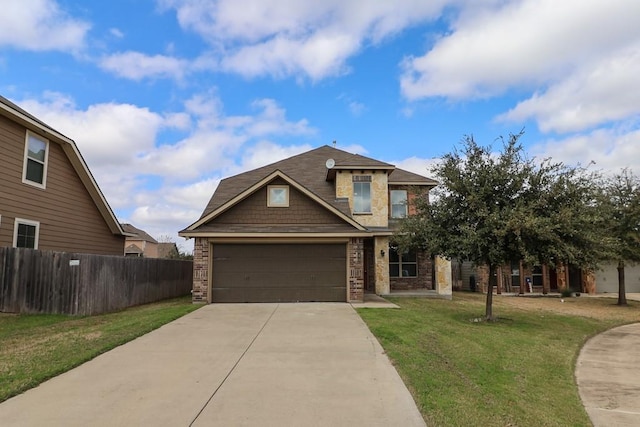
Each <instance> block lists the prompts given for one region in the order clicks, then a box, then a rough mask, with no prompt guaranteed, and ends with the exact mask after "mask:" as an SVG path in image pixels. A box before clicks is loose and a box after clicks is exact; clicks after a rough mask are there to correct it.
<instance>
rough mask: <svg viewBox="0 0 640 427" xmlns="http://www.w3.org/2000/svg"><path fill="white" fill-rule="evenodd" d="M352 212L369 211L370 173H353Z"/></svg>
mask: <svg viewBox="0 0 640 427" xmlns="http://www.w3.org/2000/svg"><path fill="white" fill-rule="evenodd" d="M353 213H371V175H353Z"/></svg>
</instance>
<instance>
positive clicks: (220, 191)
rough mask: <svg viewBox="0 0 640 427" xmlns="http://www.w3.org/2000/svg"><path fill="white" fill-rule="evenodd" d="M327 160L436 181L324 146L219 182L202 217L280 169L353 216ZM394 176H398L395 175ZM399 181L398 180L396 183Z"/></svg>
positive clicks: (410, 179)
mask: <svg viewBox="0 0 640 427" xmlns="http://www.w3.org/2000/svg"><path fill="white" fill-rule="evenodd" d="M328 159H333V160H335V168H340V167H356V168H360V167H362V168H367V167H369V168H376V169H387V170H389V171H393V173H392V174H391V177H394V176H398V177H399V178H402V180H405V179H406V181H407V182H415V183H416V184H418V183H422V184H423V185H429V184H431V183H433V185H435V181H433V180H431V179H429V178H425V177H421V176H420V175H417V174H413V173H411V172H408V171H403V170H401V169H396V168H395V166H393V165H391V164H389V163H385V162H381V161H379V160H375V159H371V158H369V157H364V156H361V155H359V154H351V153H348V152H346V151H343V150H339V149H337V148H333V147H330V146H328V145H324V146H322V147H319V148H316V149H314V150H311V151H307V152H305V153H302V154H298V155H297V156H293V157H289V158H287V159H284V160H280V161H279V162H275V163H272V164H269V165H266V166H263V167H260V168H258V169H253V170H250V171H248V172H244V173H241V174H239V175H235V176H232V177H229V178H225V179H223V180H222V181H220V184H219V185H218V188H217V189H216V191H215V192H214V194H213V196H212V197H211V200H209V203H208V204H207V207H206V208H205V209H204V212H203V213H202V216H201V218H203V217H205V216H207V215H208V214H209V213H211V212H212V211H214V210H216V209H217V208H219V207H220V206H222V205H223V204H225V203H226V202H228V201H229V200H231V199H232V198H234V197H235V196H237V195H239V194H240V193H242V192H243V191H244V190H246V189H247V188H249V187H250V186H251V185H253V184H255V183H256V182H258V181H260V180H261V179H263V178H265V177H267V176H268V175H269V174H271V173H273V172H274V171H276V170H280V171H281V172H282V173H284V174H285V175H287V176H289V177H290V178H291V179H293V180H295V181H296V182H298V183H299V184H301V185H303V186H304V187H305V188H307V189H308V190H309V191H311V192H312V193H314V194H315V195H316V196H318V197H320V198H322V199H323V200H325V201H326V202H327V203H329V204H331V205H332V206H334V207H335V208H336V209H338V210H340V211H341V212H343V213H345V214H347V215H350V212H349V205H348V201H347V200H346V199H336V196H335V188H334V186H333V183H331V182H328V181H327V180H326V176H327V167H326V161H327V160H328ZM394 174H395V175H394ZM396 181H398V182H399V180H396Z"/></svg>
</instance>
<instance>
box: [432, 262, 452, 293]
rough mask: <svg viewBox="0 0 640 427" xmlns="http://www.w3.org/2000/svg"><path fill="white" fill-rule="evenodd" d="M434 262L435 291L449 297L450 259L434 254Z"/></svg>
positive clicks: (450, 290)
mask: <svg viewBox="0 0 640 427" xmlns="http://www.w3.org/2000/svg"><path fill="white" fill-rule="evenodd" d="M435 264H436V265H435V268H436V292H437V294H438V295H443V296H445V297H448V298H451V295H452V293H453V292H452V287H451V261H450V260H448V259H446V258H443V257H440V256H436V257H435Z"/></svg>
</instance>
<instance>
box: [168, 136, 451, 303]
mask: <svg viewBox="0 0 640 427" xmlns="http://www.w3.org/2000/svg"><path fill="white" fill-rule="evenodd" d="M436 184H437V183H436V182H435V181H433V180H431V179H429V178H425V177H423V176H420V175H416V174H414V173H411V172H408V171H404V170H402V169H398V168H396V167H395V166H393V165H391V164H388V163H384V162H380V161H378V160H374V159H371V158H367V157H363V156H360V155H355V154H350V153H347V152H345V151H342V150H338V149H335V148H332V147H329V146H323V147H320V148H317V149H315V150H311V151H308V152H306V153H303V154H300V155H297V156H294V157H291V158H288V159H285V160H282V161H279V162H277V163H273V164H271V165H268V166H264V167H261V168H258V169H255V170H252V171H249V172H245V173H242V174H239V175H236V176H233V177H230V178H226V179H224V180H222V181H221V182H220V184H219V186H218V188H217V189H216V191H215V192H214V194H213V196H212V198H211V200H210V201H209V204H208V205H207V207H206V208H205V210H204V212H203V214H202V216H201V217H200V219H199V220H198V221H196V222H195V223H193V224H192V225H190V226H189V227H187V228H186V229H184V230H182V231H181V232H180V235H181V236H183V237H187V238H194V239H195V243H194V253H193V256H194V284H193V300H194V302H275V301H362V300H363V298H364V293H365V292H372V293H373V292H375V293H377V294H382V295H385V294H389V293H391V292H393V291H395V290H401V289H402V290H405V289H413V290H415V289H424V290H432V292H433V293H436V294H445V295H448V296H450V293H451V287H450V280H448V279H447V277H446V276H447V274H446V272H447V271H448V272H449V273H450V270H447V267H449V268H450V265H449V264H448V262H447V261H445V260H443V259H440V258H436V263H440V264H441V265H442V268H439V270H438V273H439V274H438V275H436V274H435V270H434V259H433V258H432V257H430V256H429V255H428V254H424V253H409V254H404V255H403V256H398V254H397V252H396V251H395V249H394V247H393V243H392V242H391V244H390V238H391V236H392V235H393V225H394V220H397V219H399V218H401V217H403V216H406V215H408V214H410V213H412V211H413V206H412V203H411V202H412V200H413V198H414V197H421V196H422V197H428V192H429V190H430V189H431V188H433V187H434V186H435V185H436ZM440 264H438V265H439V266H440ZM440 273H442V274H440ZM436 277H439V278H440V279H442V280H435V278H436ZM449 277H450V274H449ZM436 282H437V283H436Z"/></svg>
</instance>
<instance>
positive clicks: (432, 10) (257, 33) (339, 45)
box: [159, 0, 454, 81]
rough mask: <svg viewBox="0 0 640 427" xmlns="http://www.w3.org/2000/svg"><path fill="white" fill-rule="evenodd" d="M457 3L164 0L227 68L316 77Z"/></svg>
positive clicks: (412, 0)
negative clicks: (204, 0) (209, 0)
mask: <svg viewBox="0 0 640 427" xmlns="http://www.w3.org/2000/svg"><path fill="white" fill-rule="evenodd" d="M451 1H454V0H449V1H447V0H440V1H428V2H426V1H423V0H399V1H394V2H383V1H378V0H326V1H322V2H318V1H314V0H307V1H300V0H274V1H270V2H265V1H262V0H248V1H244V2H242V3H241V4H240V3H238V2H237V1H235V0H219V1H217V2H203V1H200V0H160V2H159V3H160V4H161V6H162V7H163V8H164V9H165V10H167V9H174V10H175V11H176V15H177V18H178V22H179V23H180V25H181V26H182V27H183V28H185V29H188V30H191V31H194V32H195V33H197V34H199V35H200V36H201V37H203V38H204V39H205V40H207V41H208V42H209V43H210V45H211V46H212V48H213V49H214V51H215V54H214V56H219V57H220V61H215V60H214V61H210V64H212V65H213V64H215V65H218V64H220V66H221V67H222V69H225V70H228V71H232V72H236V73H239V74H241V75H244V76H248V77H254V76H263V75H268V76H272V77H276V78H284V77H289V76H296V77H300V76H304V77H308V78H310V79H311V80H313V81H317V80H320V79H322V78H325V77H328V76H335V75H340V74H342V73H345V72H347V71H348V66H347V65H346V61H347V59H348V58H349V57H351V56H353V55H355V54H357V53H358V52H359V51H360V49H362V47H363V46H364V45H366V44H369V43H373V44H375V43H379V42H381V41H382V40H384V39H386V38H388V37H390V36H392V35H395V34H397V33H399V32H401V31H402V30H404V29H406V28H407V27H409V26H412V25H415V24H417V23H419V22H421V21H423V20H425V19H433V18H437V17H438V15H439V14H440V12H441V11H442V8H443V7H444V6H445V5H446V4H447V3H450V2H451Z"/></svg>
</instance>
